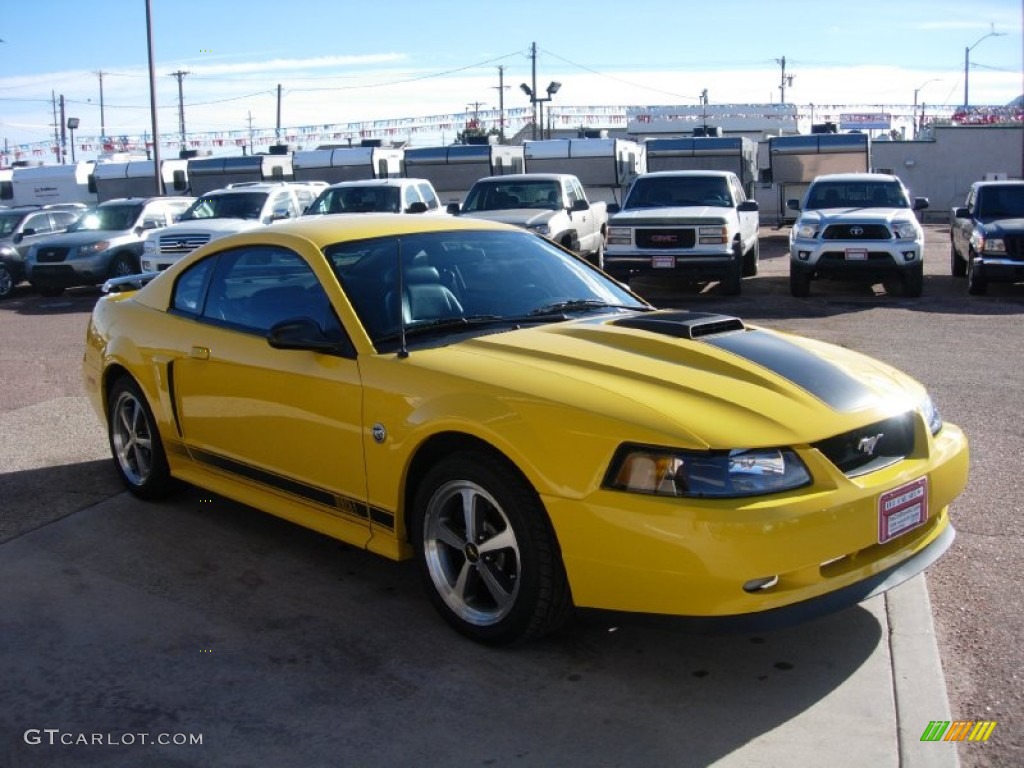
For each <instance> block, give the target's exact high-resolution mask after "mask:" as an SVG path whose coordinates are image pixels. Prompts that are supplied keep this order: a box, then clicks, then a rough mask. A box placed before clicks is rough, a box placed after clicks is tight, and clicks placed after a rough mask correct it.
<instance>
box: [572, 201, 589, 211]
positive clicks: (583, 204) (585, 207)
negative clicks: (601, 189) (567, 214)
mask: <svg viewBox="0 0 1024 768" xmlns="http://www.w3.org/2000/svg"><path fill="white" fill-rule="evenodd" d="M569 210H570V211H589V210H590V203H588V202H587V201H586V200H574V201H573V203H572V207H571V208H569Z"/></svg>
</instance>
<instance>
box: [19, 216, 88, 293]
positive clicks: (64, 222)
mask: <svg viewBox="0 0 1024 768" xmlns="http://www.w3.org/2000/svg"><path fill="white" fill-rule="evenodd" d="M85 208H86V206H84V205H74V204H57V205H47V206H38V205H26V206H21V207H17V208H5V209H3V210H0V299H6V298H7V297H8V296H10V295H11V294H12V293H13V292H14V288H15V286H16V285H18V283H20V282H22V281H23V280H24V279H25V254H26V253H28V249H29V248H30V247H31V245H32V244H33V243H34V242H36V241H37V240H41V239H44V238H47V237H51V236H52V235H54V234H57V233H60V232H64V231H65V230H67V228H68V227H69V226H71V225H72V224H74V223H75V220H76V219H78V217H79V216H80V215H81V214H82V211H84V210H85Z"/></svg>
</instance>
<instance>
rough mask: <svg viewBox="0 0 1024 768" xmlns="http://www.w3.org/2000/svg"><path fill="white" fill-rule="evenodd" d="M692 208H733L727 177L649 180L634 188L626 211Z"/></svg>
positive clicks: (627, 200) (673, 177)
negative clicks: (679, 207)
mask: <svg viewBox="0 0 1024 768" xmlns="http://www.w3.org/2000/svg"><path fill="white" fill-rule="evenodd" d="M688 205H711V206H715V207H718V208H730V207H732V195H730V194H729V182H728V180H727V179H725V177H723V176H648V177H646V178H641V179H637V181H636V183H635V184H633V187H632V188H631V189H630V190H629V197H627V198H626V203H625V205H624V206H623V208H668V207H672V206H688Z"/></svg>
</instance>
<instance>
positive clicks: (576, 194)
mask: <svg viewBox="0 0 1024 768" xmlns="http://www.w3.org/2000/svg"><path fill="white" fill-rule="evenodd" d="M566 192H567V193H568V196H567V197H566V200H567V201H568V203H569V207H570V208H572V207H574V206H575V205H576V203H577V201H580V200H583V201H586V199H587V196H586V194H585V193H584V192H583V187H582V186H581V185H580V183H579V181H577V180H576V179H570V180H569V181H568V183H567V184H566ZM569 215H570V218H571V219H572V222H573V226H574V227H575V228H576V236H577V237H578V238H579V241H580V251H581V252H583V253H589V252H591V251H594V250H597V244H596V242H595V237H594V234H595V232H594V231H595V229H596V227H595V221H596V217H595V216H594V212H593V211H592V210H590V208H586V209H585V210H579V211H572V213H571V214H569Z"/></svg>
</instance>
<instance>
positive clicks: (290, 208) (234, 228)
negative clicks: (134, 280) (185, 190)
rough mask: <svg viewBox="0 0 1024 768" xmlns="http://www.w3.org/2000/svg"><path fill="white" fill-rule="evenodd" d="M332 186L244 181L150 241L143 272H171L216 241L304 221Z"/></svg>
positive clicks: (197, 205)
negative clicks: (309, 209) (286, 222)
mask: <svg viewBox="0 0 1024 768" xmlns="http://www.w3.org/2000/svg"><path fill="white" fill-rule="evenodd" d="M326 186H327V184H326V182H322V181H321V182H315V181H276V182H275V181H243V182H239V183H237V184H229V185H228V186H227V187H224V188H223V189H215V190H214V191H212V192H207V193H206V194H204V195H202V196H201V197H198V198H196V199H195V202H194V203H193V204H192V205H191V206H190V207H189V209H188V210H187V211H185V212H184V213H182V214H181V215H180V216H179V217H178V219H177V221H176V223H174V224H172V225H171V226H169V227H167V229H165V230H163V231H161V232H159V233H154V234H153V235H152V236H151V237H147V238H146V241H145V243H143V255H142V269H143V271H145V272H157V271H159V270H162V269H167V267H169V266H170V265H171V264H173V263H174V262H176V261H177V260H178V259H180V258H181V257H182V256H184V255H185V254H188V253H191V252H192V251H193V250H195V249H196V248H198V247H199V246H201V245H205V244H206V243H208V242H210V241H211V240H216V239H217V238H219V237H224V236H225V235H232V234H234V233H236V232H244V231H245V230H247V229H255V228H257V227H262V226H264V225H266V224H271V223H273V222H275V221H281V220H282V219H294V218H298V217H299V216H301V215H302V212H303V211H305V210H306V207H307V206H308V205H309V204H310V203H312V202H313V200H314V199H315V198H316V196H317V195H318V194H319V193H320V191H321V190H323V189H324V188H325V187H326Z"/></svg>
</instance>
